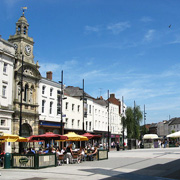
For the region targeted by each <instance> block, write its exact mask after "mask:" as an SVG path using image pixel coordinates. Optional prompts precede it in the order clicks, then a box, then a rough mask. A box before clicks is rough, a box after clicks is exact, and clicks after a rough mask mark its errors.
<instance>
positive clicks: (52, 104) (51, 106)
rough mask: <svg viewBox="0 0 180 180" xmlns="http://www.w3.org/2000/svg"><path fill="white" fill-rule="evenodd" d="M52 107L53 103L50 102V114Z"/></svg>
mask: <svg viewBox="0 0 180 180" xmlns="http://www.w3.org/2000/svg"><path fill="white" fill-rule="evenodd" d="M52 107H53V102H52V101H51V102H50V108H49V114H52Z"/></svg>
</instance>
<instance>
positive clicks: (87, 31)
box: [85, 26, 100, 33]
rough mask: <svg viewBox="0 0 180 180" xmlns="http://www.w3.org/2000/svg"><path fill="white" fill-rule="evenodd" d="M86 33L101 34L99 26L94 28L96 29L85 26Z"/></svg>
mask: <svg viewBox="0 0 180 180" xmlns="http://www.w3.org/2000/svg"><path fill="white" fill-rule="evenodd" d="M85 31H86V33H90V32H99V31H100V29H99V27H97V26H94V27H93V26H85Z"/></svg>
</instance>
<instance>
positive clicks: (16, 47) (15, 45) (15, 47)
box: [14, 43, 18, 51]
mask: <svg viewBox="0 0 180 180" xmlns="http://www.w3.org/2000/svg"><path fill="white" fill-rule="evenodd" d="M14 49H15V51H17V49H18V45H17V44H16V43H14Z"/></svg>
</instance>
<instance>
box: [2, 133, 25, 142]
mask: <svg viewBox="0 0 180 180" xmlns="http://www.w3.org/2000/svg"><path fill="white" fill-rule="evenodd" d="M27 141H28V139H27V138H24V137H20V136H18V135H15V134H7V133H0V142H27Z"/></svg>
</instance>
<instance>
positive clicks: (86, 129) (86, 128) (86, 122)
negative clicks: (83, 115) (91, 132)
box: [86, 121, 88, 130]
mask: <svg viewBox="0 0 180 180" xmlns="http://www.w3.org/2000/svg"><path fill="white" fill-rule="evenodd" d="M87 129H88V122H87V121H86V130H87Z"/></svg>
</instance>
